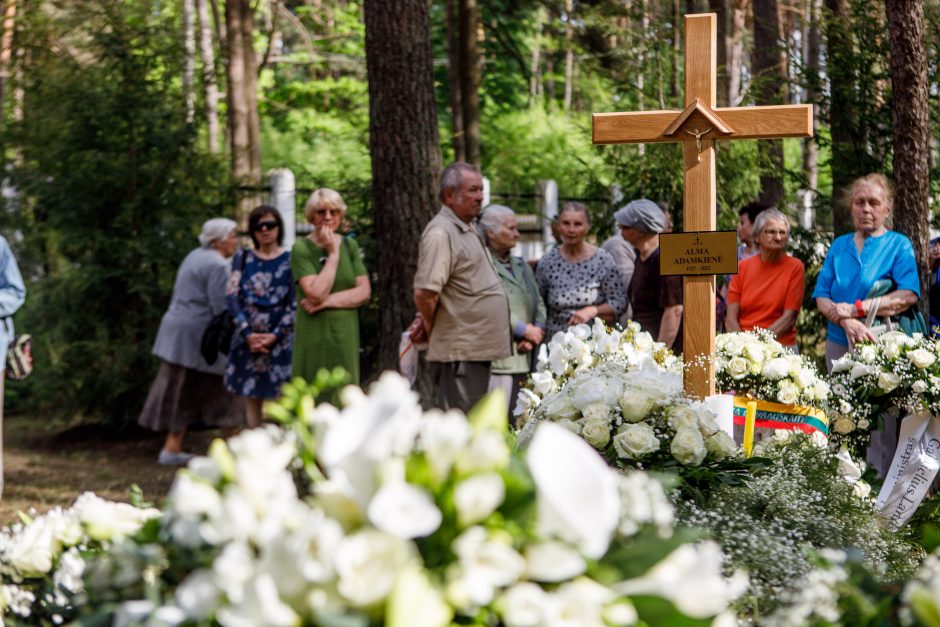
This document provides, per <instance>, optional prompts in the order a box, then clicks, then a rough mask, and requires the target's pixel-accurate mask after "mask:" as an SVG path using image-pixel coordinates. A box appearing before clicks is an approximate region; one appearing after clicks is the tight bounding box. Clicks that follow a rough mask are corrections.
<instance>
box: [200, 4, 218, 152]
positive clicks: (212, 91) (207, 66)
mask: <svg viewBox="0 0 940 627" xmlns="http://www.w3.org/2000/svg"><path fill="white" fill-rule="evenodd" d="M196 16H197V17H198V18H199V56H200V59H201V61H202V87H203V89H204V90H205V92H206V94H205V98H206V139H207V140H208V144H209V152H210V153H212V154H216V153H218V152H219V88H218V86H217V84H216V76H215V51H214V50H213V47H212V26H211V24H210V23H209V7H208V6H207V5H206V0H196Z"/></svg>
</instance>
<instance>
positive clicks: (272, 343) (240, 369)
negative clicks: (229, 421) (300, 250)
mask: <svg viewBox="0 0 940 627" xmlns="http://www.w3.org/2000/svg"><path fill="white" fill-rule="evenodd" d="M248 234H249V235H251V241H252V243H253V244H254V249H253V250H252V249H246V250H242V251H239V252H238V254H236V255H235V258H234V260H233V261H232V275H231V277H230V278H229V283H228V290H227V291H226V296H225V300H226V303H227V305H228V310H229V313H231V314H232V317H233V318H234V319H235V329H236V331H235V334H234V335H233V336H232V345H231V348H230V349H229V355H228V366H227V367H226V369H225V387H226V389H227V390H228V391H229V392H232V393H233V394H238V395H240V396H244V397H245V400H246V406H247V411H248V426H249V427H257V426H258V425H260V424H261V417H262V416H261V405H262V403H263V402H264V400H265V399H273V398H277V397H278V396H279V395H280V390H281V384H282V383H284V382H285V381H287V380H288V379H290V377H291V347H292V345H293V331H294V310H295V304H294V282H293V280H292V278H291V267H290V253H289V252H288V251H286V250H284V248H282V247H281V244H282V243H283V241H284V222H283V221H282V219H281V214H280V213H278V211H277V209H275V208H274V207H269V206H267V205H261V206H260V207H256V208H255V209H254V210H253V211H252V212H251V213H250V214H249V215H248Z"/></svg>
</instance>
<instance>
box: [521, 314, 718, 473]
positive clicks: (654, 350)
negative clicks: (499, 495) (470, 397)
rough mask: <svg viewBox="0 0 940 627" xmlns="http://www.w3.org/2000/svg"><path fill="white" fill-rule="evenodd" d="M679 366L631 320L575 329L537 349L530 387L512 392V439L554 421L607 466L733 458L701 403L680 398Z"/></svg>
mask: <svg viewBox="0 0 940 627" xmlns="http://www.w3.org/2000/svg"><path fill="white" fill-rule="evenodd" d="M681 373H682V363H681V361H680V360H678V359H677V358H676V357H675V355H673V354H672V352H671V351H669V349H667V348H666V347H665V345H663V344H660V343H656V342H653V340H652V337H651V336H650V334H649V333H646V332H643V331H640V330H639V325H637V324H636V323H633V322H631V323H630V324H629V325H628V326H627V328H626V329H624V330H623V331H616V330H611V329H608V328H607V327H606V326H605V325H604V324H603V323H601V322H600V321H595V323H594V325H593V326H591V327H589V326H587V325H579V326H576V327H572V328H570V329H568V330H567V331H566V332H560V333H557V334H555V337H553V338H552V340H551V341H550V342H549V343H548V344H547V345H545V346H543V347H542V353H541V354H540V357H539V365H538V371H537V372H535V373H533V374H532V376H531V379H530V387H527V388H524V389H523V390H521V391H520V393H519V398H518V402H517V404H516V415H517V416H518V417H519V425H520V427H519V433H518V441H519V443H520V444H523V445H524V444H525V443H526V442H528V441H529V440H530V439H532V437H533V435H534V434H535V433H536V432H537V429H538V428H539V426H540V425H541V424H544V423H554V424H557V425H560V426H562V427H564V428H565V429H567V430H569V431H571V432H572V433H575V434H577V435H579V436H581V438H583V439H584V440H585V441H587V443H588V444H590V445H591V446H593V447H594V448H595V449H597V450H598V451H599V452H600V453H601V454H602V455H603V456H604V457H605V459H607V461H608V463H609V464H611V465H612V466H616V467H620V468H626V467H639V468H665V467H674V466H676V465H677V464H678V465H681V466H699V465H700V464H702V463H703V462H706V461H710V462H713V461H720V460H723V459H725V458H727V457H730V456H734V455H735V454H736V452H737V445H736V444H735V442H734V440H733V439H732V438H731V436H729V435H728V434H727V433H725V432H723V431H721V430H720V429H719V428H718V424H717V422H716V417H715V414H714V413H712V411H711V410H709V409H708V408H707V407H706V406H705V405H704V404H703V403H700V402H696V401H691V400H689V399H686V398H685V396H684V393H683V389H682V374H681Z"/></svg>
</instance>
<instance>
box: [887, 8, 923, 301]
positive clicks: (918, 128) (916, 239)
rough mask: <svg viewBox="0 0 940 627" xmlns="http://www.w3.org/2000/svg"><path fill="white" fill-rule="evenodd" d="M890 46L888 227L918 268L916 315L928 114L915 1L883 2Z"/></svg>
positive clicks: (920, 20)
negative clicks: (906, 244)
mask: <svg viewBox="0 0 940 627" xmlns="http://www.w3.org/2000/svg"><path fill="white" fill-rule="evenodd" d="M885 10H886V13H887V16H888V37H889V42H890V45H891V87H892V90H893V94H894V97H893V100H892V103H891V125H892V139H893V147H894V184H895V189H894V226H895V228H896V229H897V230H898V231H900V232H901V233H904V234H905V235H907V236H908V237H909V238H911V242H913V244H914V254H915V255H916V257H917V265H918V267H919V268H921V269H922V270H924V271H922V272H920V290H921V292H920V293H921V294H922V295H923V296H924V297H923V298H922V299H921V301H920V302H921V307H922V310H925V309H926V304H927V302H928V299H927V297H926V296H927V294H928V293H929V278H928V273H927V272H926V271H925V270H926V268H927V267H928V260H927V250H928V240H929V226H930V207H929V205H928V202H927V199H928V196H929V175H930V171H929V167H928V164H929V157H928V153H929V150H930V144H929V140H930V113H929V108H928V107H929V103H928V83H927V51H926V49H925V46H924V32H925V31H924V6H923V3H922V2H920V0H885Z"/></svg>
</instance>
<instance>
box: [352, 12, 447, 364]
mask: <svg viewBox="0 0 940 627" xmlns="http://www.w3.org/2000/svg"><path fill="white" fill-rule="evenodd" d="M428 7H429V5H428V2H427V1H426V0H398V1H397V2H394V3H393V2H388V0H365V26H366V64H367V69H368V78H369V147H370V151H371V154H372V194H373V207H374V209H373V211H374V217H375V232H376V246H375V248H376V255H377V257H376V263H377V266H378V268H381V272H378V285H377V294H378V298H379V329H380V332H379V336H380V337H379V363H378V369H379V370H385V369H388V368H396V367H397V364H398V343H399V338H400V337H401V332H402V331H403V330H404V329H405V328H406V327H407V326H408V325H409V324H411V322H412V320H413V319H414V314H415V307H414V300H413V294H414V291H413V290H414V273H415V268H416V265H417V258H418V244H419V242H420V240H421V232H422V230H423V229H424V227H425V225H426V224H427V223H428V221H429V220H430V219H431V218H432V217H433V216H434V214H435V213H436V212H437V209H438V207H439V202H438V199H437V186H438V177H439V176H440V169H441V154H440V146H439V144H438V133H437V109H436V105H435V102H434V73H433V67H432V62H431V61H432V60H431V43H430V24H429V18H428Z"/></svg>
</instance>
